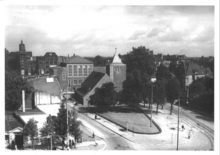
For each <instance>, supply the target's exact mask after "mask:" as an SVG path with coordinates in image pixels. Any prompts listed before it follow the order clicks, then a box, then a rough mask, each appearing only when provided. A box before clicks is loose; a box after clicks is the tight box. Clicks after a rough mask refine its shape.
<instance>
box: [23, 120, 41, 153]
mask: <svg viewBox="0 0 220 155" xmlns="http://www.w3.org/2000/svg"><path fill="white" fill-rule="evenodd" d="M37 123H38V122H37V121H36V120H34V118H32V119H30V120H29V121H28V122H27V124H26V125H25V126H24V129H23V133H24V135H25V136H30V138H31V141H32V148H33V149H34V138H35V137H37V136H38V128H37Z"/></svg>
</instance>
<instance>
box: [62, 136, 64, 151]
mask: <svg viewBox="0 0 220 155" xmlns="http://www.w3.org/2000/svg"><path fill="white" fill-rule="evenodd" d="M62 150H64V138H62Z"/></svg>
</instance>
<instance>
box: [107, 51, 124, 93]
mask: <svg viewBox="0 0 220 155" xmlns="http://www.w3.org/2000/svg"><path fill="white" fill-rule="evenodd" d="M106 73H107V74H108V76H109V77H110V78H111V79H112V81H113V82H114V83H115V86H116V90H117V91H121V90H122V83H123V82H124V81H125V80H126V65H125V64H123V63H122V62H121V59H120V58H119V55H118V53H117V48H116V51H115V55H114V58H113V61H112V63H108V64H107V65H106Z"/></svg>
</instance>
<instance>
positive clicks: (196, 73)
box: [185, 63, 213, 86]
mask: <svg viewBox="0 0 220 155" xmlns="http://www.w3.org/2000/svg"><path fill="white" fill-rule="evenodd" d="M185 70H186V73H185V74H186V78H185V86H189V85H190V84H191V83H192V82H193V81H194V80H196V79H198V78H202V77H211V78H213V72H212V71H211V70H210V69H209V68H204V67H202V66H199V65H198V64H197V63H189V64H187V65H185Z"/></svg>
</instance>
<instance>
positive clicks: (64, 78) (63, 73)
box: [62, 72, 66, 81]
mask: <svg viewBox="0 0 220 155" xmlns="http://www.w3.org/2000/svg"><path fill="white" fill-rule="evenodd" d="M62 79H63V80H64V81H65V80H66V73H65V72H62Z"/></svg>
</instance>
